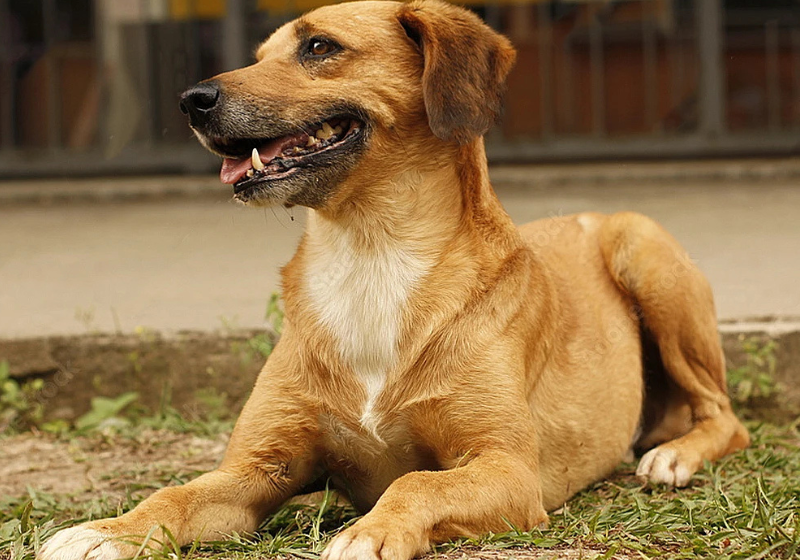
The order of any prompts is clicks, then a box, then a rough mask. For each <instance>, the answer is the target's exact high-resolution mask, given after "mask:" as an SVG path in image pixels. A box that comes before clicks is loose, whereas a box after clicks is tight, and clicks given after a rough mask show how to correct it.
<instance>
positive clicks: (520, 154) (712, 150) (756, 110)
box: [0, 0, 800, 177]
mask: <svg viewBox="0 0 800 560" xmlns="http://www.w3.org/2000/svg"><path fill="white" fill-rule="evenodd" d="M321 3H325V2H324V1H321V0H294V1H293V2H285V1H283V0H104V1H102V2H100V1H98V0H79V1H74V2H66V3H65V2H59V1H57V0H29V1H27V2H12V1H11V0H0V177H3V176H5V177H9V176H20V175H64V174H72V173H78V174H90V173H146V172H165V171H180V172H187V171H189V172H191V171H196V172H202V171H208V170H211V169H213V168H214V167H215V165H216V162H215V160H214V158H212V157H209V156H208V154H206V153H205V152H204V151H203V150H202V149H200V147H199V146H198V145H197V143H196V141H194V139H193V138H192V137H191V134H190V133H189V131H188V128H187V127H186V124H185V120H184V118H183V116H182V115H180V113H179V112H178V109H177V102H176V101H177V96H178V94H179V93H180V91H182V90H183V89H184V88H185V87H186V86H188V85H190V84H192V83H194V82H196V81H198V80H200V79H202V78H204V77H208V76H211V75H213V74H215V73H217V72H220V71H223V70H226V69H230V68H234V67H237V66H240V65H242V64H245V63H247V62H248V60H249V58H250V55H249V53H250V52H251V50H252V48H253V47H254V46H255V45H256V44H258V42H259V41H260V40H262V39H263V38H264V37H265V36H266V35H268V34H269V32H271V30H273V29H275V28H276V27H277V26H278V25H280V24H281V23H283V22H285V21H288V20H289V19H291V18H292V17H294V16H295V15H296V14H297V13H298V12H299V11H302V10H304V9H306V8H309V7H312V6H313V5H317V4H321ZM468 3H469V5H470V6H471V7H473V8H474V9H476V10H477V11H478V12H479V13H480V14H481V15H482V16H483V17H484V18H485V19H486V20H487V22H489V23H490V24H491V25H492V26H494V27H495V28H497V29H498V30H500V31H502V32H503V33H506V34H507V35H509V36H510V37H511V38H512V41H514V43H515V45H516V46H517V49H518V53H519V57H518V64H517V67H516V68H515V70H514V72H513V73H512V75H511V77H510V79H509V92H508V96H507V113H506V118H505V120H504V123H503V124H502V126H499V127H497V128H496V129H495V130H493V131H492V132H491V133H490V135H489V137H488V139H487V147H488V150H489V154H490V157H491V158H492V159H494V160H495V161H534V160H542V159H567V158H599V157H620V158H621V157H669V156H676V157H677V156H706V155H718V156H725V155H736V154H775V153H787V152H796V151H798V150H799V149H800V9H798V6H794V7H793V8H792V7H788V8H787V7H782V6H784V5H785V4H786V3H785V2H783V3H781V2H778V1H777V0H776V1H775V2H771V1H769V0H763V1H761V0H760V1H756V0H753V1H752V2H747V1H745V0H737V1H736V2H727V3H725V4H724V3H723V2H722V0H629V1H618V2H591V1H571V2H567V1H528V2H524V1H519V0H516V1H514V2H491V3H479V2H475V1H470V2H468ZM727 4H731V6H734V5H735V7H730V8H728V9H726V8H725V5H727ZM773 4H774V7H770V6H772V5H773Z"/></svg>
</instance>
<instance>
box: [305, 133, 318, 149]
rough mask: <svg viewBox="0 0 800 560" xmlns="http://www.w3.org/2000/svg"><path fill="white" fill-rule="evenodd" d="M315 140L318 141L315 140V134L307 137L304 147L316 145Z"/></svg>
mask: <svg viewBox="0 0 800 560" xmlns="http://www.w3.org/2000/svg"><path fill="white" fill-rule="evenodd" d="M317 142H318V140H317V138H316V136H309V137H308V142H306V147H307V148H310V147H311V146H316V145H317Z"/></svg>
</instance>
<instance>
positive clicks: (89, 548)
mask: <svg viewBox="0 0 800 560" xmlns="http://www.w3.org/2000/svg"><path fill="white" fill-rule="evenodd" d="M122 556H123V555H122V552H121V551H120V550H119V548H117V547H116V546H115V545H114V544H113V543H112V541H111V538H110V537H109V536H108V535H104V534H103V533H101V532H100V531H96V530H95V529H90V528H89V527H84V526H81V525H79V526H77V527H71V528H69V529H64V530H62V531H59V532H58V533H56V534H55V535H54V536H53V537H52V538H51V539H50V540H48V541H47V542H46V543H45V545H44V546H43V547H42V549H41V550H40V551H39V555H38V556H37V560H116V559H117V558H121V557H122Z"/></svg>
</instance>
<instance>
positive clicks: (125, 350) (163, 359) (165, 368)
mask: <svg viewBox="0 0 800 560" xmlns="http://www.w3.org/2000/svg"><path fill="white" fill-rule="evenodd" d="M776 323H784V324H783V325H782V326H781V328H780V329H776V328H775V324H776ZM794 325H795V326H794V327H792V328H783V327H784V326H787V327H788V324H786V323H785V322H780V321H770V322H762V323H758V322H749V323H747V324H746V328H744V327H736V326H735V324H729V325H726V326H725V327H724V328H722V329H721V336H722V344H723V348H724V350H725V354H726V357H727V360H728V367H729V369H731V368H735V367H739V366H740V365H741V364H743V363H744V360H745V358H746V356H745V354H744V352H743V351H742V343H743V342H744V341H745V340H748V339H753V338H755V339H757V340H760V341H766V340H775V341H777V349H776V353H775V359H776V375H775V377H776V380H777V381H778V382H780V383H782V384H783V386H784V387H785V392H784V393H785V394H784V395H783V397H784V401H785V403H786V406H787V410H788V409H795V408H797V409H800V359H798V358H800V324H798V323H794ZM273 340H274V338H273V337H272V336H271V335H265V334H264V332H263V331H254V330H235V331H226V332H195V331H191V332H189V331H187V332H179V333H166V334H162V333H156V332H151V331H147V332H143V333H139V334H130V335H113V334H93V335H83V336H53V337H42V338H28V339H12V340H0V361H3V360H5V361H7V362H8V363H9V366H10V373H11V377H12V378H15V379H17V380H19V381H21V382H22V381H27V380H31V379H43V380H44V382H45V385H44V389H43V390H42V392H41V404H42V405H43V407H44V412H45V416H46V417H48V418H67V419H72V418H75V417H77V416H78V415H80V414H83V413H84V412H86V410H88V408H89V406H90V399H91V397H93V396H95V395H98V394H101V395H105V396H115V395H119V394H122V393H124V392H126V391H136V392H137V393H139V395H140V403H141V404H144V405H147V406H149V407H151V408H152V407H157V406H158V405H159V401H160V400H161V398H162V395H163V394H164V392H165V390H168V391H169V393H170V395H171V399H172V400H171V404H172V405H173V406H174V407H176V408H179V409H188V408H191V407H192V406H194V405H195V401H196V396H197V392H198V391H200V390H209V389H213V390H216V391H217V392H218V393H219V394H225V395H227V398H228V402H229V403H230V404H231V406H232V407H233V408H234V409H237V410H238V407H240V406H241V405H242V404H243V403H244V400H245V399H246V398H247V395H248V394H249V392H250V390H251V388H252V385H253V383H254V381H255V378H256V376H257V375H258V372H259V371H260V369H261V367H262V365H263V361H264V358H263V355H262V354H260V353H259V352H258V351H257V349H258V348H259V345H260V344H271V342H272V341H273ZM165 388H168V389H165Z"/></svg>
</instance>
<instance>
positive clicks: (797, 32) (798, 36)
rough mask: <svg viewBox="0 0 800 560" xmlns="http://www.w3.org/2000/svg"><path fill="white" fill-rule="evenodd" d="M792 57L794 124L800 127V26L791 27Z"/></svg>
mask: <svg viewBox="0 0 800 560" xmlns="http://www.w3.org/2000/svg"><path fill="white" fill-rule="evenodd" d="M792 58H793V59H794V72H793V74H794V88H793V89H794V124H795V126H796V127H798V128H800V28H797V27H795V28H794V29H792Z"/></svg>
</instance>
